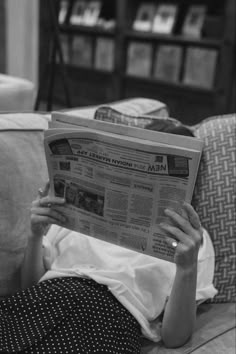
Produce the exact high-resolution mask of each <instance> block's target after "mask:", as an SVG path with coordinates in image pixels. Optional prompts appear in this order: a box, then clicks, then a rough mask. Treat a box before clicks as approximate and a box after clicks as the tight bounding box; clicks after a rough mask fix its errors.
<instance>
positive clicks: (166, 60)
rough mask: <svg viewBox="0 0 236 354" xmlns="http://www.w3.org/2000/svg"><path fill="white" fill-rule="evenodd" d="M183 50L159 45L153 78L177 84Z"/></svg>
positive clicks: (174, 46)
mask: <svg viewBox="0 0 236 354" xmlns="http://www.w3.org/2000/svg"><path fill="white" fill-rule="evenodd" d="M182 57H183V49H182V48H181V47H180V46H177V45H160V46H159V47H158V49H157V51H156V56H155V62H154V73H153V75H154V77H155V78H157V79H159V80H163V81H168V82H179V76H180V69H181V64H182Z"/></svg>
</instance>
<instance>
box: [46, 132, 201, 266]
mask: <svg viewBox="0 0 236 354" xmlns="http://www.w3.org/2000/svg"><path fill="white" fill-rule="evenodd" d="M44 142H45V152H46V159H47V165H48V171H49V178H50V187H51V192H52V193H53V194H54V195H55V196H58V197H62V198H65V200H66V204H65V205H64V206H62V207H60V208H62V211H63V213H64V214H65V215H66V217H67V220H68V222H67V224H66V225H65V227H66V228H68V229H71V230H75V231H79V232H81V233H83V234H86V235H88V236H91V237H96V238H98V239H101V240H103V241H107V242H111V243H114V244H116V245H118V246H121V247H126V248H129V249H132V250H134V251H137V252H141V253H145V254H148V255H150V256H154V257H158V258H161V259H165V260H168V261H173V256H174V249H173V247H170V246H168V244H167V243H166V241H165V239H166V236H165V232H164V231H163V229H161V227H160V226H159V225H160V223H161V222H163V221H165V220H166V218H167V217H166V215H165V213H164V210H165V209H166V208H172V209H175V210H178V208H180V203H182V202H183V201H188V202H190V201H191V198H192V193H193V189H194V185H195V180H196V175H197V170H198V165H199V161H200V156H201V151H196V150H191V149H183V148H178V147H176V146H170V145H165V146H164V144H158V143H157V142H153V141H148V140H143V139H138V138H131V137H128V136H120V135H118V134H112V133H106V132H102V131H93V130H92V129H91V130H89V129H87V130H76V129H74V130H73V129H49V130H48V131H46V132H45V140H44Z"/></svg>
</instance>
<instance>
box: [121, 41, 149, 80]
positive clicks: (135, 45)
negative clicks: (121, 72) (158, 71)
mask: <svg viewBox="0 0 236 354" xmlns="http://www.w3.org/2000/svg"><path fill="white" fill-rule="evenodd" d="M151 66H152V46H151V44H150V43H145V42H137V41H131V42H130V43H129V44H128V50H127V67H126V72H127V74H128V75H132V76H138V77H149V76H150V75H151Z"/></svg>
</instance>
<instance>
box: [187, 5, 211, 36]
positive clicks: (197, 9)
mask: <svg viewBox="0 0 236 354" xmlns="http://www.w3.org/2000/svg"><path fill="white" fill-rule="evenodd" d="M206 10H207V8H206V6H205V5H192V6H190V7H189V9H188V11H187V14H186V17H185V20H184V22H183V27H182V34H183V35H184V36H189V37H193V38H200V37H201V35H202V29H203V24H204V20H205V16H206Z"/></svg>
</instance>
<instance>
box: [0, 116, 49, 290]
mask: <svg viewBox="0 0 236 354" xmlns="http://www.w3.org/2000/svg"><path fill="white" fill-rule="evenodd" d="M47 127H48V120H47V119H46V117H45V116H43V115H39V114H29V113H28V114H25V113H24V114H0V296H3V295H7V294H9V293H13V292H15V291H16V290H17V289H18V288H19V276H18V269H19V266H20V264H21V261H22V259H23V254H24V250H25V246H26V242H27V237H28V235H29V221H30V206H31V202H32V200H33V198H35V196H36V195H35V193H36V194H37V189H38V188H39V187H41V186H42V185H43V184H44V183H45V182H46V180H47V169H46V162H45V158H44V153H43V131H44V130H45V129H47ZM9 215H11V217H9Z"/></svg>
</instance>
